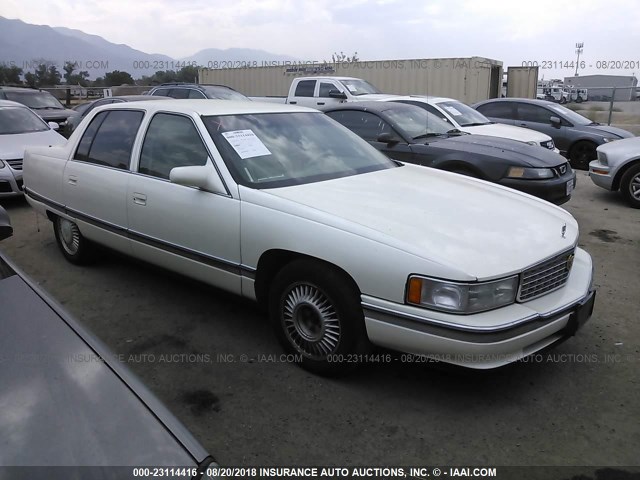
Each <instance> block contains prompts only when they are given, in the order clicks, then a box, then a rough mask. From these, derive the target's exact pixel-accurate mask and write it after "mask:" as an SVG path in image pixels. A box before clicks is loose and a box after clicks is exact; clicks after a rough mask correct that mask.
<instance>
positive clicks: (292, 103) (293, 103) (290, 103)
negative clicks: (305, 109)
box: [289, 102, 298, 105]
mask: <svg viewBox="0 0 640 480" xmlns="http://www.w3.org/2000/svg"><path fill="white" fill-rule="evenodd" d="M296 103H298V102H289V105H295V104H296Z"/></svg>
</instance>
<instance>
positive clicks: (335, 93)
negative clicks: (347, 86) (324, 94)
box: [329, 90, 347, 100]
mask: <svg viewBox="0 0 640 480" xmlns="http://www.w3.org/2000/svg"><path fill="white" fill-rule="evenodd" d="M329 96H330V97H331V98H339V99H341V100H346V99H347V94H346V93H344V92H340V91H338V90H329Z"/></svg>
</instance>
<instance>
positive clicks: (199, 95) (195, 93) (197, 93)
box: [189, 88, 207, 99]
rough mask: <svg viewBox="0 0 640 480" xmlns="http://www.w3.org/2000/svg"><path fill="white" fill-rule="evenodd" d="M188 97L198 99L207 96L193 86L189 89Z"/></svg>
mask: <svg viewBox="0 0 640 480" xmlns="http://www.w3.org/2000/svg"><path fill="white" fill-rule="evenodd" d="M189 98H199V99H203V98H207V97H205V96H204V93H202V92H201V91H199V90H194V89H193V88H190V89H189Z"/></svg>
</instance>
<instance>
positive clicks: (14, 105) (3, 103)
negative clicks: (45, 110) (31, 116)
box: [0, 100, 29, 108]
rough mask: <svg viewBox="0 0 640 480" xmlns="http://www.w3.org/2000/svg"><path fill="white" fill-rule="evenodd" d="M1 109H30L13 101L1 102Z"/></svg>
mask: <svg viewBox="0 0 640 480" xmlns="http://www.w3.org/2000/svg"><path fill="white" fill-rule="evenodd" d="M1 107H20V108H29V107H27V106H26V105H25V104H24V103H19V102H14V101H13V100H0V108H1Z"/></svg>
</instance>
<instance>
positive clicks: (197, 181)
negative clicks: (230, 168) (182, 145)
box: [169, 163, 227, 193]
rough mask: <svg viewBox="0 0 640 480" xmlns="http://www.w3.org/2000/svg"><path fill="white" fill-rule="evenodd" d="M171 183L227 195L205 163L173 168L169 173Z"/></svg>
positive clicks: (216, 174)
mask: <svg viewBox="0 0 640 480" xmlns="http://www.w3.org/2000/svg"><path fill="white" fill-rule="evenodd" d="M169 180H170V181H171V183H177V184H178V185H184V186H185V187H196V188H200V189H202V190H206V191H207V192H212V193H227V191H226V189H225V188H224V184H223V183H222V180H221V179H220V177H219V176H218V173H217V172H216V170H215V169H214V168H213V167H212V166H211V165H209V164H208V163H207V165H203V166H193V167H175V168H172V169H171V172H169Z"/></svg>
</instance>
